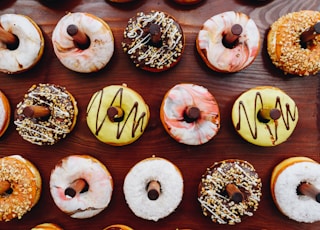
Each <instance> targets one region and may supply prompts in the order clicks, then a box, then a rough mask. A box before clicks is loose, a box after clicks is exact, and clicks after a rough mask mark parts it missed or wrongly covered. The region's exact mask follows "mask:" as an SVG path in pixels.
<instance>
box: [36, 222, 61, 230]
mask: <svg viewBox="0 0 320 230" xmlns="http://www.w3.org/2000/svg"><path fill="white" fill-rule="evenodd" d="M31 230H63V229H62V228H61V227H60V226H58V225H57V224H54V223H43V224H38V225H37V226H35V227H33V228H32V229H31Z"/></svg>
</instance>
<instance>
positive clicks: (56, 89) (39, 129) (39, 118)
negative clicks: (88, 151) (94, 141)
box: [14, 84, 78, 145]
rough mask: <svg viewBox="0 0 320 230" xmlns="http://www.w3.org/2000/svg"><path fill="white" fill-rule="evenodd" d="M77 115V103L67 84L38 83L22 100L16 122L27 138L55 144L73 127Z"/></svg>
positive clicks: (46, 143) (18, 129) (21, 132)
mask: <svg viewBox="0 0 320 230" xmlns="http://www.w3.org/2000/svg"><path fill="white" fill-rule="evenodd" d="M77 115H78V107H77V102H76V101H75V98H74V97H73V96H72V95H71V93H69V92H68V91H67V90H66V89H65V88H64V87H61V86H58V85H54V84H38V85H33V86H32V87H31V88H30V89H29V90H28V92H27V93H26V94H25V96H24V98H23V100H22V101H21V102H20V103H18V105H17V108H16V111H15V121H14V124H15V125H16V126H17V131H18V132H19V134H20V135H21V136H22V138H23V139H25V140H26V141H29V142H30V143H32V144H37V145H53V144H55V143H57V142H58V141H59V140H60V139H62V138H65V137H66V135H67V134H68V133H70V132H71V131H72V130H73V128H74V126H75V124H76V120H77Z"/></svg>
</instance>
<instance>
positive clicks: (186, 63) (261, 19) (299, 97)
mask: <svg viewBox="0 0 320 230" xmlns="http://www.w3.org/2000/svg"><path fill="white" fill-rule="evenodd" d="M56 2H61V3H60V4H53V5H46V4H44V3H41V2H39V1H35V0H34V1H32V0H17V1H9V0H6V1H1V2H0V12H1V14H3V13H19V14H24V15H28V16H30V17H31V18H33V19H34V21H35V22H36V23H37V24H38V25H39V26H40V27H41V29H42V31H43V34H44V36H45V42H46V43H45V52H44V55H43V57H42V59H41V61H40V63H39V64H38V65H37V66H35V67H34V68H33V69H31V70H30V71H28V72H25V73H22V74H19V75H6V74H0V89H1V90H2V91H4V93H5V94H6V95H7V97H8V98H9V100H10V104H11V107H12V110H14V108H15V106H16V104H17V103H18V102H19V101H20V100H21V99H22V97H23V95H24V93H25V92H26V91H27V89H28V88H29V87H30V86H31V85H32V84H38V83H55V84H59V85H62V86H65V87H67V89H68V90H69V91H70V92H71V93H72V94H73V95H74V97H75V98H76V99H77V102H78V106H79V116H78V121H77V125H76V127H75V129H74V130H73V132H72V133H71V134H70V135H69V136H67V138H66V139H64V140H62V141H60V142H59V143H57V144H56V145H54V146H36V145H32V144H30V143H29V142H26V141H24V140H23V139H22V138H21V137H20V136H19V135H18V133H17V131H16V130H15V126H14V124H13V120H11V124H10V126H9V128H8V130H7V132H6V133H5V135H4V136H3V137H1V139H0V156H1V157H2V156H7V155H12V154H20V155H22V156H24V157H26V158H27V159H29V160H30V161H32V162H33V163H34V164H35V165H36V166H37V167H38V169H39V171H40V173H41V176H42V180H43V190H42V195H41V198H40V201H39V202H38V204H37V205H36V206H35V207H34V208H33V209H32V210H31V211H30V212H29V213H27V214H26V215H25V216H24V217H23V218H22V219H21V220H12V221H11V222H8V223H0V229H30V228H31V227H33V226H35V225H36V224H39V223H42V222H55V223H57V224H59V225H61V226H62V227H63V228H64V229H103V228H104V227H106V226H108V225H111V224H114V223H123V224H127V225H129V226H131V227H133V228H134V229H172V230H174V229H176V228H190V229H211V228H212V229H213V228H214V229H320V223H314V224H301V223H297V222H295V221H292V220H289V219H288V218H287V217H285V216H283V215H282V214H281V213H280V212H279V211H278V210H277V208H276V207H275V205H274V203H273V201H272V198H271V195H270V191H269V190H270V188H269V185H270V183H269V181H270V176H271V171H272V169H273V167H274V166H275V165H276V164H277V163H279V162H280V161H281V160H283V159H285V158H287V157H291V156H308V157H311V158H313V159H314V160H317V161H320V157H319V131H318V119H319V118H318V116H319V115H318V103H319V99H318V96H319V92H318V89H319V76H310V77H305V78H301V77H297V76H286V75H284V74H283V73H282V72H281V71H279V70H278V69H276V68H275V67H274V66H273V65H272V63H271V62H270V59H269V57H268V55H267V52H266V39H265V38H266V33H267V31H268V28H269V26H270V25H271V24H272V23H273V22H274V21H275V20H277V19H278V18H279V17H280V16H282V15H284V14H286V13H289V12H293V11H298V10H301V9H312V10H319V1H318V0H295V1H292V0H274V1H271V2H266V3H260V4H258V3H256V1H254V0H251V1H250V0H227V1H226V0H214V1H211V0H206V1H204V2H203V3H202V4H200V5H196V6H188V7H181V6H178V5H175V4H173V3H171V1H165V0H154V1H147V0H142V1H138V2H137V3H136V4H123V5H120V4H110V3H108V2H107V1H105V0H74V1H72V0H65V1H56ZM152 9H155V10H161V11H165V12H168V13H169V14H171V15H173V16H174V17H175V18H176V19H177V20H178V21H179V22H180V24H181V26H182V28H183V30H184V32H185V36H186V47H185V52H184V54H183V57H182V59H181V62H180V63H179V64H178V65H177V66H176V67H174V68H173V69H171V70H169V71H166V72H163V73H156V74H152V73H148V72H144V71H141V70H139V69H137V68H135V66H134V65H133V64H132V63H131V62H130V60H129V59H128V57H127V56H126V55H125V54H124V53H123V51H122V49H121V39H122V34H123V30H124V28H125V26H126V23H127V20H128V18H129V17H131V16H133V15H135V14H136V12H138V11H147V10H152ZM228 10H235V11H241V12H243V13H246V14H248V15H249V16H251V17H252V18H253V19H254V20H255V22H256V24H257V26H258V28H259V30H260V32H261V48H260V53H259V55H258V57H257V58H256V60H255V61H254V63H253V64H252V65H251V66H249V67H248V68H247V69H245V70H243V71H241V72H238V73H234V74H219V73H216V72H213V71H211V70H209V69H208V68H207V67H206V66H205V64H204V63H203V62H202V60H201V59H200V57H199V55H198V54H197V52H196V49H195V39H196V36H197V33H198V31H199V29H200V27H201V25H202V23H203V22H204V21H205V20H207V19H208V18H209V17H211V16H213V15H215V14H218V13H221V12H224V11H228ZM68 11H71V12H89V13H92V14H95V15H97V16H99V17H101V18H103V19H104V20H105V21H107V23H108V24H109V25H110V27H111V28H112V31H113V34H114V37H115V53H114V55H113V57H112V60H111V62H110V63H109V64H108V65H107V67H106V68H104V69H103V70H101V71H99V72H97V73H92V74H79V73H75V72H72V71H70V70H68V69H66V68H65V67H64V66H62V65H61V64H60V62H59V60H58V59H57V58H56V56H55V55H54V53H53V48H52V42H51V35H52V31H53V29H54V27H55V25H56V23H57V22H58V20H59V19H60V18H61V17H62V16H63V15H65V13H66V12H68ZM0 61H1V60H0ZM182 82H190V83H195V84H199V85H203V86H205V87H206V88H208V89H209V90H210V91H211V93H212V94H213V95H214V96H215V98H216V100H217V101H218V103H219V107H220V110H221V130H220V131H219V133H218V135H217V136H216V137H215V138H214V139H213V140H212V141H210V142H209V143H207V144H204V145H202V146H186V145H182V144H179V143H177V142H176V141H174V140H173V139H172V138H171V137H169V135H168V134H167V133H166V132H165V130H164V128H163V127H162V124H161V122H160V118H159V108H160V104H161V101H162V98H163V96H164V94H165V92H166V91H167V90H168V89H169V88H171V87H172V86H174V85H175V84H178V83H182ZM122 83H126V84H127V85H128V86H129V87H131V88H133V89H134V90H136V91H137V92H139V93H140V94H141V95H142V96H143V97H144V99H145V101H146V102H147V103H148V105H149V107H150V111H151V118H150V122H149V124H148V127H147V129H146V131H145V133H144V134H143V135H142V137H141V138H140V139H139V140H138V141H136V142H135V143H133V144H131V145H128V146H124V147H113V146H109V145H106V144H103V143H101V142H99V141H98V140H97V139H96V138H95V137H94V136H93V135H92V134H91V132H90V130H89V129H88V127H87V124H86V119H85V115H86V114H85V111H86V107H87V104H88V102H89V100H90V98H91V95H92V94H93V93H94V92H96V91H97V90H100V89H101V88H103V87H105V86H107V85H112V84H122ZM261 85H272V86H276V87H279V88H281V89H282V90H284V91H285V92H287V94H288V95H289V96H291V97H292V98H293V99H294V100H295V101H296V103H297V105H298V108H299V113H300V119H299V122H298V125H297V127H296V130H295V131H294V133H293V134H292V136H291V137H290V138H289V140H288V141H287V142H285V143H283V144H281V145H279V146H276V147H269V148H266V147H258V146H254V145H252V144H249V143H247V142H245V141H244V140H243V139H242V138H240V137H239V136H238V135H237V134H236V132H235V130H234V128H233V126H232V123H231V108H232V105H233V102H234V100H235V99H236V98H237V97H238V96H239V94H240V93H241V92H243V91H244V90H247V89H249V88H251V87H255V86H261ZM71 154H89V155H92V156H94V157H96V158H97V159H99V160H100V161H101V162H103V163H104V164H105V165H106V166H107V168H108V169H109V171H110V172H111V174H112V176H113V179H114V192H113V196H112V200H111V203H110V204H109V206H108V207H107V208H106V209H105V210H104V211H103V212H102V213H100V214H99V215H97V216H95V217H93V218H90V219H84V220H78V219H72V218H70V217H69V216H67V215H66V214H64V213H62V212H61V211H60V210H59V209H58V208H57V207H56V206H55V204H54V202H53V200H52V198H51V195H50V191H49V177H50V172H51V170H52V169H53V168H54V166H55V164H56V163H57V162H58V161H59V160H60V159H61V158H63V157H65V156H68V155H71ZM152 155H156V156H159V157H164V158H167V159H169V160H170V161H172V162H173V163H175V164H176V165H177V166H178V167H179V168H180V170H181V172H182V173H183V177H184V184H185V190H184V196H183V200H182V202H181V204H180V205H179V207H178V208H177V209H176V211H175V212H174V213H172V214H171V215H170V216H168V217H166V218H164V219H161V220H159V221H158V222H153V221H147V220H143V219H141V218H138V217H136V216H135V215H134V214H133V213H132V212H131V210H130V209H129V207H128V206H127V204H126V202H125V199H124V195H123V190H122V186H123V180H124V178H125V176H126V174H127V172H128V171H129V169H130V168H131V167H132V166H133V165H134V164H135V163H137V162H138V161H140V160H142V159H144V158H147V157H150V156H152ZM228 158H238V159H243V160H247V161H249V162H250V163H252V164H253V165H254V167H255V168H256V170H257V172H258V173H259V175H260V177H261V178H262V183H263V196H262V200H261V202H260V205H259V209H258V210H257V211H256V212H255V213H254V216H252V217H249V218H246V219H244V220H243V222H242V223H240V224H238V225H236V227H230V226H224V225H219V224H215V223H212V222H211V221H210V219H209V218H206V217H204V216H203V215H202V212H201V209H200V205H199V203H198V201H197V186H198V183H199V182H200V177H201V175H202V173H203V172H204V171H205V169H206V168H207V167H208V166H210V165H211V164H213V163H214V162H215V161H220V160H224V159H228Z"/></svg>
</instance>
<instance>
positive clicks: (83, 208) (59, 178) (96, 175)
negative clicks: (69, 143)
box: [50, 156, 113, 219]
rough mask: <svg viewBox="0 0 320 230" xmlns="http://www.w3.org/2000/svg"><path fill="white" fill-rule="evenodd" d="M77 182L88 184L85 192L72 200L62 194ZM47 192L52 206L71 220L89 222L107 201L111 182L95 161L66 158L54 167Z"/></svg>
mask: <svg viewBox="0 0 320 230" xmlns="http://www.w3.org/2000/svg"><path fill="white" fill-rule="evenodd" d="M77 179H84V180H85V181H86V182H87V183H88V184H89V190H88V191H87V192H83V193H78V194H76V196H75V197H73V198H72V197H69V196H66V195H65V190H66V189H67V188H68V187H69V186H70V184H72V182H74V181H76V180H77ZM50 191H51V195H52V198H53V200H54V202H55V204H56V205H57V206H58V207H59V208H60V209H61V210H62V211H64V212H66V213H68V214H70V216H71V217H73V218H79V219H83V218H89V217H92V216H94V215H97V214H98V213H100V212H101V211H103V210H104V209H105V208H106V207H107V206H108V204H109V202H110V200H111V195H112V191H113V180H112V177H111V175H110V174H109V172H108V171H107V169H106V168H105V167H104V166H103V165H102V164H101V163H100V162H98V160H96V159H90V158H87V157H82V156H69V157H67V158H64V159H63V160H62V164H61V165H57V166H56V167H55V169H54V170H53V171H52V173H51V176H50Z"/></svg>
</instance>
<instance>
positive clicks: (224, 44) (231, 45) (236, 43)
mask: <svg viewBox="0 0 320 230" xmlns="http://www.w3.org/2000/svg"><path fill="white" fill-rule="evenodd" d="M238 44H239V39H236V40H235V41H234V42H232V43H229V42H227V41H226V40H225V39H222V45H223V46H224V47H225V48H227V49H233V48H234V47H236V46H237V45H238Z"/></svg>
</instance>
